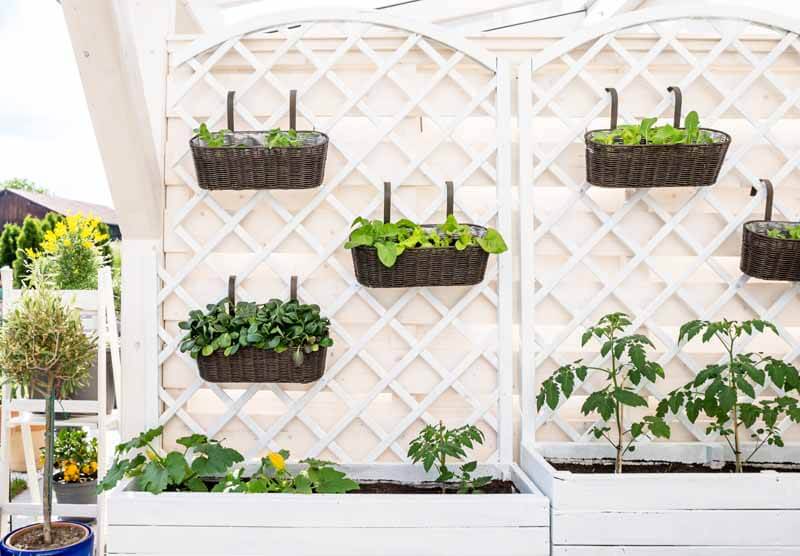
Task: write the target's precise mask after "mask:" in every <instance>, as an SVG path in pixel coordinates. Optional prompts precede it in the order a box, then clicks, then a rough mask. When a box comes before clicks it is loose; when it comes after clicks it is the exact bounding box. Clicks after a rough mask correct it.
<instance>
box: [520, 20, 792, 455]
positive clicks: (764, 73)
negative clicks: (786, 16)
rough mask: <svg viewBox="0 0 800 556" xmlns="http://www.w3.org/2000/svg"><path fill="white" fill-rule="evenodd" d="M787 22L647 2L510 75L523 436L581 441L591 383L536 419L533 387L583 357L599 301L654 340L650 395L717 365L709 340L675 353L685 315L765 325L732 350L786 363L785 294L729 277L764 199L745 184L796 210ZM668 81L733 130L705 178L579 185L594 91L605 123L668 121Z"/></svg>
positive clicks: (596, 116) (788, 294) (706, 119)
mask: <svg viewBox="0 0 800 556" xmlns="http://www.w3.org/2000/svg"><path fill="white" fill-rule="evenodd" d="M786 27H792V25H787V22H785V21H778V20H777V18H776V17H774V16H768V15H765V14H763V13H759V12H756V11H752V10H741V9H739V10H733V9H726V13H725V15H724V16H723V15H721V14H714V13H711V12H710V11H709V10H708V8H687V7H686V6H683V7H681V8H680V9H677V8H676V9H659V10H651V11H646V12H639V13H633V14H629V15H626V16H623V17H619V18H616V19H614V20H613V21H609V22H606V23H604V24H602V25H600V26H598V27H596V28H592V29H588V30H585V31H583V32H581V33H577V34H575V35H573V36H570V37H568V38H566V39H564V40H562V41H560V42H559V43H556V44H555V45H553V46H552V47H550V48H548V49H546V50H545V51H543V52H542V53H541V54H540V55H538V56H536V57H535V58H534V59H533V61H532V64H531V65H528V64H525V65H523V66H522V67H521V68H520V72H519V77H520V79H519V98H520V148H521V156H520V183H521V184H522V187H521V192H520V199H521V207H522V208H521V211H520V226H521V230H522V232H521V236H522V237H523V238H530V239H529V240H528V241H526V242H524V245H523V246H522V254H521V269H522V270H521V273H522V280H521V284H522V286H521V299H522V313H521V314H522V357H521V359H522V369H521V370H522V377H523V382H522V386H521V388H522V393H523V401H522V407H523V409H522V411H523V423H524V427H525V429H524V430H525V432H524V439H525V440H532V439H533V438H534V437H535V438H536V439H537V440H545V441H566V442H588V441H590V440H591V438H590V436H591V435H590V434H589V429H590V428H591V425H592V424H593V423H592V422H590V419H588V418H584V417H583V416H581V415H580V414H579V412H578V410H577V409H578V407H579V406H580V403H581V402H582V398H583V396H585V395H587V394H589V393H590V392H591V391H592V390H593V388H594V385H593V382H592V378H591V377H590V378H589V379H588V380H587V381H586V382H585V383H583V384H582V385H581V388H580V389H579V392H578V396H577V399H573V400H572V401H570V402H568V403H567V404H563V405H562V407H561V408H559V410H557V411H555V412H550V411H549V410H547V409H546V408H545V409H543V410H542V411H541V412H539V413H538V415H535V413H536V411H535V401H534V395H535V391H536V390H537V389H538V385H539V384H540V383H541V380H542V378H544V377H545V376H547V375H548V374H549V373H550V372H552V370H553V369H555V368H556V367H558V366H560V365H562V364H564V363H566V362H568V361H572V360H574V359H577V358H578V357H585V356H586V354H585V353H581V348H580V347H579V341H578V338H579V337H580V332H581V331H582V330H583V329H584V327H585V326H586V325H588V324H590V323H592V322H594V321H595V320H596V319H597V318H599V316H601V315H602V314H605V313H606V312H609V311H611V310H621V311H625V312H628V313H629V314H631V315H632V316H633V317H634V318H635V322H634V326H635V327H636V328H639V327H641V329H642V331H643V332H644V333H646V334H648V335H649V336H650V337H651V339H653V340H654V341H655V342H656V344H657V346H658V353H657V357H658V360H659V362H660V363H661V364H662V365H663V366H664V367H665V368H666V369H667V377H668V379H667V381H666V382H664V383H659V384H658V385H657V386H653V385H651V384H647V385H643V388H644V391H645V393H647V394H648V395H650V396H652V398H653V399H659V398H660V397H661V396H662V395H663V394H664V393H665V392H666V391H667V390H668V389H672V388H674V387H676V386H678V385H679V384H682V383H683V382H686V381H687V380H688V379H689V378H690V377H691V376H692V375H693V374H694V373H696V372H697V371H698V370H699V369H700V368H702V366H704V365H705V364H707V363H710V362H712V361H714V360H716V359H719V358H720V356H721V354H720V353H719V352H717V351H714V348H711V349H710V350H709V349H708V348H707V347H706V348H703V347H700V346H695V344H692V345H691V346H688V347H682V346H678V344H677V329H678V327H679V326H680V324H681V323H683V322H685V321H688V320H691V319H694V318H702V319H713V318H720V317H723V316H726V317H728V318H752V317H754V316H756V315H758V316H760V317H762V318H766V319H768V320H771V321H773V322H775V323H776V324H777V325H778V328H779V330H780V332H781V339H780V340H778V339H776V338H772V339H762V340H760V341H758V343H752V344H751V345H749V346H747V347H750V348H754V349H758V350H763V351H767V352H770V353H772V354H774V355H777V356H781V357H784V358H786V359H787V360H789V361H794V362H795V363H797V361H798V358H799V357H800V342H799V341H798V338H800V328H799V327H800V322H798V319H797V315H798V314H800V311H798V309H800V296H799V295H798V293H800V287H798V286H797V285H794V286H792V285H789V284H782V283H768V282H761V281H758V280H753V279H748V277H746V276H743V275H742V274H741V273H740V271H739V270H738V257H739V246H740V241H741V226H742V223H743V222H745V221H747V220H750V219H757V218H760V217H759V216H758V214H759V213H762V214H763V202H764V199H763V196H762V195H759V196H758V198H756V199H752V200H751V199H750V198H749V197H748V191H749V189H750V187H751V185H754V186H758V178H770V179H772V180H773V182H774V183H775V184H776V191H777V193H776V195H777V201H776V202H777V203H779V205H780V206H779V208H778V210H779V212H781V213H782V216H783V217H785V219H787V220H798V219H799V217H800V195H798V193H800V148H799V147H800V144H798V140H797V137H798V131H800V103H799V102H798V101H800V40H798V36H797V28H796V26H795V28H793V29H791V30H786ZM670 85H678V86H680V87H681V88H682V90H683V93H684V106H685V107H686V108H685V110H692V109H696V110H698V111H699V112H700V117H701V122H702V124H703V125H704V126H707V127H712V128H716V129H724V130H727V131H729V132H730V133H731V134H732V135H733V144H732V146H731V149H730V151H729V153H728V157H727V160H726V163H725V166H724V168H723V170H722V173H721V176H720V180H719V182H718V183H717V185H715V186H714V187H712V188H698V189H691V190H678V191H676V190H671V191H670V190H651V191H649V192H648V191H641V190H640V191H635V190H627V191H610V190H602V189H599V188H592V187H590V186H589V185H588V184H587V183H586V182H585V174H584V173H583V172H584V161H583V134H584V132H585V130H587V129H597V128H603V127H607V121H608V120H607V117H608V116H607V114H608V109H609V105H610V103H609V98H608V96H607V94H606V92H605V90H604V88H605V87H616V88H617V89H618V90H619V94H620V116H621V118H622V119H623V120H626V121H628V122H631V121H634V120H638V119H639V118H641V117H645V116H649V115H659V116H661V117H662V118H665V119H667V118H669V117H670V115H671V111H672V101H673V99H672V95H671V94H670V93H669V92H668V91H667V87H668V86H670ZM593 357H597V358H598V359H597V360H596V362H598V361H599V360H600V359H599V355H597V354H589V359H590V360H591V359H592V358H593ZM679 425H680V426H679V427H674V429H673V438H674V439H675V440H678V441H696V440H700V441H705V440H710V441H713V440H714V438H709V437H707V436H706V435H705V426H703V425H702V424H697V425H692V424H691V423H689V422H688V420H687V419H686V418H685V417H684V418H681V419H680V423H679ZM783 428H784V430H786V429H788V423H784V424H783ZM677 429H680V430H677ZM793 432H796V431H791V432H790V433H789V436H790V437H791V436H792V433H793ZM795 437H796V435H795Z"/></svg>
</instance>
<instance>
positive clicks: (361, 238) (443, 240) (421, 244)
mask: <svg viewBox="0 0 800 556" xmlns="http://www.w3.org/2000/svg"><path fill="white" fill-rule="evenodd" d="M353 226H358V227H357V228H355V229H354V230H353V231H352V232H351V233H350V240H349V241H348V242H347V243H345V244H344V247H345V249H354V248H356V247H361V246H364V247H374V248H375V249H376V250H377V252H378V259H380V261H381V263H382V264H383V265H384V266H386V267H389V268H391V267H393V266H394V264H395V262H397V258H398V257H399V256H400V255H402V254H403V252H404V251H405V250H406V249H429V248H433V247H455V248H456V249H457V250H458V251H463V250H464V249H466V248H467V247H473V246H478V247H480V248H481V249H483V250H484V251H486V252H487V253H495V254H497V253H503V252H505V251H507V250H508V246H507V245H506V242H505V240H504V239H503V236H502V235H501V234H500V232H498V231H497V230H495V229H493V228H489V229H487V230H486V234H485V235H483V236H478V235H476V234H475V233H474V232H473V228H472V227H470V226H468V225H466V224H459V223H458V222H457V221H456V219H455V217H454V216H453V215H452V214H451V215H449V216H448V217H447V220H446V221H445V223H444V224H440V225H438V226H430V227H422V226H420V225H419V224H415V223H414V222H412V221H411V220H408V219H405V218H404V219H402V220H398V221H397V222H394V223H392V222H383V221H382V220H367V219H366V218H362V217H358V218H356V219H355V221H354V222H353Z"/></svg>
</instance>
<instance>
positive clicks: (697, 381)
mask: <svg viewBox="0 0 800 556" xmlns="http://www.w3.org/2000/svg"><path fill="white" fill-rule="evenodd" d="M765 330H771V331H772V332H773V333H775V334H778V329H777V328H776V327H775V325H774V324H772V323H771V322H767V321H764V320H760V319H754V320H746V321H741V322H738V321H729V320H721V321H717V322H710V321H702V320H694V321H691V322H688V323H686V324H684V325H683V326H681V329H680V333H679V336H678V341H679V342H682V341H684V340H685V341H687V342H688V341H691V340H692V339H693V338H695V337H697V336H699V335H700V334H702V336H701V340H702V342H703V343H707V342H710V341H712V340H716V341H718V342H719V343H720V344H722V347H723V348H724V350H725V360H724V361H723V362H721V363H714V364H711V365H708V366H707V367H706V368H704V369H703V370H701V371H700V372H699V373H697V376H696V377H695V378H694V380H692V381H691V382H689V383H687V384H686V385H684V386H682V387H681V388H678V389H677V390H674V391H672V392H670V393H669V395H668V396H666V397H665V398H664V399H663V400H661V402H660V403H659V404H658V416H659V417H662V418H663V417H665V416H666V415H667V414H668V413H670V412H671V413H678V412H679V411H680V410H681V409H683V410H684V411H685V413H686V416H687V417H688V419H689V421H691V422H692V423H694V422H696V421H697V419H698V417H699V416H700V414H701V413H704V414H705V415H706V416H708V417H709V418H710V419H711V422H710V423H709V424H708V426H707V427H706V434H712V433H716V434H719V435H720V436H721V437H722V438H724V439H725V441H726V443H727V444H728V446H729V447H730V449H731V451H732V452H733V454H734V459H735V464H736V471H737V472H739V473H741V472H742V470H743V466H744V464H745V463H747V462H749V461H750V460H752V458H753V456H754V455H755V454H756V453H757V452H758V451H759V450H760V449H761V448H762V447H763V446H764V445H765V444H766V445H769V446H778V447H783V438H782V437H781V427H780V426H779V422H780V421H781V420H782V419H785V418H789V419H790V420H791V421H794V422H795V423H800V402H798V400H797V398H796V397H793V396H791V395H790V394H791V393H792V391H793V390H794V391H795V392H800V374H799V373H798V371H797V369H796V368H795V367H793V366H792V365H789V364H788V363H785V362H784V361H781V360H780V359H775V358H773V357H769V356H763V355H762V354H757V353H740V352H738V349H737V343H738V342H740V341H741V340H742V339H743V338H744V337H746V336H750V335H752V334H753V333H754V332H764V331H765ZM767 379H769V380H770V381H771V382H772V384H773V385H774V386H775V387H776V388H777V389H779V390H780V391H782V392H783V394H781V395H777V396H773V397H769V396H763V395H759V394H758V393H757V392H756V388H757V387H763V386H765V385H766V383H767ZM743 396H746V397H747V399H743ZM757 423H758V428H757V429H756V430H755V432H753V433H752V434H751V436H752V438H753V440H754V442H755V445H754V446H753V448H752V450H751V451H750V455H749V456H747V457H746V459H745V455H744V454H743V450H744V446H743V442H742V440H741V434H742V432H743V430H747V429H748V428H750V427H752V426H754V425H756V424H757Z"/></svg>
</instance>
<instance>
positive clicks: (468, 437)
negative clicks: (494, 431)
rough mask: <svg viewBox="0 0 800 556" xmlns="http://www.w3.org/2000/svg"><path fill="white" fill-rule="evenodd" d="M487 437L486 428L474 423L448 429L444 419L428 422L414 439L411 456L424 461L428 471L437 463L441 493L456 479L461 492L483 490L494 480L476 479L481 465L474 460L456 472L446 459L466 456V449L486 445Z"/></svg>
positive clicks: (486, 477)
mask: <svg viewBox="0 0 800 556" xmlns="http://www.w3.org/2000/svg"><path fill="white" fill-rule="evenodd" d="M484 439H485V437H484V434H483V431H481V430H480V429H479V428H478V427H476V426H474V425H464V426H463V427H459V428H457V429H448V428H447V427H445V426H444V424H443V423H441V422H440V423H439V424H438V425H435V426H434V425H427V426H426V427H425V428H424V429H422V430H421V431H420V433H419V435H417V437H416V438H415V439H414V440H412V441H411V444H410V445H409V447H408V457H409V458H411V461H412V462H414V463H419V462H422V467H423V468H424V469H425V471H426V472H427V471H430V470H431V468H432V467H433V466H434V465H436V469H437V471H438V472H439V476H438V477H437V478H436V481H437V482H439V483H442V493H445V492H447V483H448V482H450V481H453V480H455V481H457V482H458V492H459V493H460V494H469V493H474V492H480V489H482V488H483V487H485V486H486V485H488V484H489V483H490V482H491V481H492V477H490V476H484V477H474V478H473V477H472V473H474V472H475V470H476V469H477V468H478V463H477V462H475V461H470V462H468V463H464V464H462V465H460V466H459V467H458V470H457V471H452V470H450V468H449V467H447V458H448V456H449V457H453V458H457V459H460V460H463V459H465V458H466V457H467V453H466V450H467V449H472V448H473V447H474V446H475V445H480V444H483V441H484Z"/></svg>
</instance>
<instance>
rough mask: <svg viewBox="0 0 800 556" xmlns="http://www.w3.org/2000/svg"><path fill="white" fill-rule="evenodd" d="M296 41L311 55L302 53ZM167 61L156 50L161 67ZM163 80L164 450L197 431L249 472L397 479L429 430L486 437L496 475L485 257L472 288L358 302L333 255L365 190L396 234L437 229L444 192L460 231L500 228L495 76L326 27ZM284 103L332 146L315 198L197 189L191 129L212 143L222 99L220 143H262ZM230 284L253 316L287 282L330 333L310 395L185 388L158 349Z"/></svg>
mask: <svg viewBox="0 0 800 556" xmlns="http://www.w3.org/2000/svg"><path fill="white" fill-rule="evenodd" d="M306 32H308V33H310V35H309V36H316V35H320V34H321V35H323V36H324V37H325V38H323V39H304V38H303V34H304V33H306ZM365 33H366V35H364V36H363V37H362V35H363V34H365ZM315 34H316V35H315ZM186 45H187V43H186V41H185V40H183V38H182V39H177V40H175V41H173V42H171V43H170V45H169V50H170V56H171V59H174V57H175V53H176V52H179V51H180V50H181V48H185V47H186ZM167 79H168V93H167V103H166V106H167V112H166V129H167V142H166V148H165V152H166V171H165V183H166V215H165V222H166V225H165V230H164V252H165V257H164V259H165V264H164V267H163V268H162V269H161V270H160V278H161V279H162V281H163V286H162V290H161V293H160V297H159V302H160V303H161V309H162V312H163V329H162V330H161V331H160V337H161V340H162V342H163V345H162V348H161V352H160V355H159V362H160V364H161V377H160V385H161V388H160V391H159V401H160V405H161V409H160V421H161V422H162V423H164V424H165V425H166V443H167V444H168V445H171V444H172V443H173V442H174V439H175V438H177V437H179V436H181V435H184V434H186V433H188V432H190V431H197V432H208V433H209V434H211V435H214V436H217V437H219V438H225V439H226V442H227V444H229V445H231V446H233V447H236V448H239V449H240V450H243V451H244V452H246V453H247V454H248V455H250V456H255V455H258V454H259V453H263V452H264V451H265V450H266V449H277V448H278V447H283V448H286V449H289V450H291V451H292V454H293V457H304V456H322V457H327V458H333V459H336V460H339V461H344V462H349V461H400V460H402V459H403V458H404V456H405V451H406V447H407V442H408V440H409V439H410V438H411V437H413V436H414V435H415V434H416V432H417V431H418V430H419V429H420V427H421V426H422V425H423V424H424V423H425V422H429V423H433V422H437V421H438V420H440V419H443V420H445V421H447V422H452V423H461V422H463V421H468V422H474V423H476V424H477V425H478V426H479V427H481V428H482V429H483V430H484V431H485V432H486V434H487V442H486V445H485V446H484V447H483V449H482V450H480V452H479V453H478V457H480V458H481V459H484V460H490V461H493V460H497V459H498V445H497V441H496V434H495V431H496V429H497V428H498V427H499V426H500V425H499V422H498V421H499V414H498V399H499V395H500V388H501V386H502V384H501V382H500V381H499V379H498V368H499V367H500V366H501V357H500V356H499V355H498V336H499V329H498V324H497V323H498V310H499V309H498V307H499V305H500V294H499V291H498V286H497V276H498V264H497V257H493V258H492V260H491V262H490V267H489V270H488V272H487V280H486V282H485V284H484V286H478V287H475V288H449V289H448V288H436V289H423V290H418V291H413V290H397V291H392V290H367V289H362V288H360V287H357V286H356V285H355V282H354V278H353V271H352V262H351V260H350V253H349V252H348V251H346V250H344V249H343V248H342V244H343V242H344V241H345V239H346V237H347V234H348V230H349V226H350V223H351V221H352V220H353V218H354V217H355V216H358V215H365V216H372V217H376V218H378V217H380V215H381V214H382V182H383V181H384V180H391V181H392V182H393V183H395V184H397V185H398V186H399V187H397V189H395V192H394V195H393V201H394V206H393V216H394V217H395V218H400V217H402V216H407V217H410V218H415V219H418V220H420V221H424V222H439V221H441V220H443V218H444V181H445V180H448V179H452V180H454V181H455V183H456V215H457V217H458V218H459V219H460V220H462V221H471V222H475V223H479V224H484V225H490V226H494V227H498V226H499V224H498V222H499V223H500V224H502V222H501V221H499V220H498V218H497V216H498V204H499V203H498V198H500V197H501V195H500V190H499V189H498V188H497V187H496V180H497V176H498V172H499V171H500V170H499V169H498V154H497V150H498V148H497V132H496V120H495V114H496V113H497V110H498V109H497V106H496V104H497V88H498V79H497V78H496V76H495V68H494V67H492V68H486V67H483V66H482V65H479V64H477V63H476V62H474V61H471V60H470V59H469V58H467V57H465V56H464V55H463V54H460V53H457V52H454V51H453V50H452V49H449V48H445V47H443V46H441V45H439V44H437V43H435V42H433V41H431V40H429V39H424V38H422V37H420V36H417V35H413V34H409V33H406V32H399V31H389V30H387V29H385V28H381V29H377V30H376V29H375V28H373V29H372V30H370V29H369V26H368V25H364V24H341V25H334V24H325V25H318V26H308V25H307V26H304V27H303V28H301V29H295V30H287V29H282V30H281V31H280V32H279V33H276V34H269V35H264V34H260V35H256V36H253V37H251V38H245V39H243V40H241V41H237V40H235V39H233V40H231V41H228V42H226V43H224V44H223V45H222V46H221V47H220V48H218V49H217V48H214V49H212V50H210V51H208V52H207V53H204V54H201V55H198V56H196V57H195V58H194V59H192V60H190V61H189V62H188V63H185V64H182V65H180V66H178V67H175V65H174V64H170V72H169V75H168V78H167ZM290 88H297V89H299V91H300V92H299V114H298V127H299V128H300V129H305V128H310V127H315V128H316V129H320V130H323V131H325V132H327V133H328V134H329V135H330V137H331V145H330V148H329V152H328V164H327V167H326V179H325V184H324V185H323V187H322V188H321V189H318V190H309V191H299V192H281V191H278V192H272V193H268V192H262V193H258V194H254V193H253V192H213V193H210V194H209V193H208V192H204V191H203V190H200V189H198V188H197V187H196V182H195V174H194V168H193V164H192V159H191V155H190V154H189V152H188V140H189V138H190V137H191V135H192V129H193V128H195V127H197V125H198V124H199V122H202V121H207V120H208V121H209V125H210V126H211V127H212V128H220V127H224V125H225V115H224V114H225V93H226V91H227V90H229V89H235V90H237V91H238V92H237V116H236V125H237V129H241V130H244V129H269V128H272V127H277V126H282V127H283V128H286V127H287V126H288V100H287V99H288V91H289V89H290ZM362 92H363V93H364V94H363V97H362V96H360V95H361V93H362ZM354 94H355V95H356V96H357V97H359V98H357V100H354V101H352V102H349V100H348V99H349V98H352V95H354ZM409 99H411V100H409ZM501 187H505V188H509V187H510V184H509V183H507V182H506V183H504V184H502V186H501ZM507 190H508V189H507ZM507 208H509V209H510V207H507ZM510 220H511V218H510V217H508V218H507V219H506V221H510ZM505 232H506V235H507V236H510V230H506V231H505ZM508 266H509V269H510V265H508ZM229 274H237V275H238V276H239V277H240V279H239V281H238V286H239V288H238V295H239V297H240V299H250V300H258V301H265V300H267V299H269V298H271V297H283V298H285V297H287V294H288V280H289V277H290V275H292V274H297V275H299V278H300V298H301V299H302V300H303V301H305V302H309V303H311V302H313V303H317V304H319V305H320V306H321V307H322V308H323V312H324V313H326V314H327V315H328V316H329V317H331V319H332V321H333V323H334V325H333V335H334V339H335V346H334V348H333V349H332V350H329V356H328V371H327V374H326V377H325V378H324V379H323V381H322V382H320V383H318V384H316V385H309V386H302V385H280V386H278V385H256V386H253V387H251V388H246V387H245V388H243V387H242V386H241V385H239V386H235V385H231V387H230V388H228V387H224V388H223V387H219V386H217V385H211V384H205V383H203V381H202V380H201V379H199V377H198V375H197V371H196V366H195V364H194V362H193V361H192V360H191V359H190V358H188V357H187V356H185V355H184V354H181V353H179V352H178V350H177V345H178V339H179V337H180V331H179V329H178V327H177V323H178V322H179V321H180V320H182V319H183V318H185V316H186V314H187V312H188V310H189V309H190V308H194V307H196V306H202V305H205V304H206V303H210V302H216V301H217V300H219V299H221V298H222V297H223V296H224V295H225V292H226V280H227V276H228V275H229ZM509 295H510V293H509ZM509 307H510V304H509ZM508 318H509V319H510V318H511V315H510V314H509V315H508ZM510 445H511V444H510V439H509V444H508V446H510Z"/></svg>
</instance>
